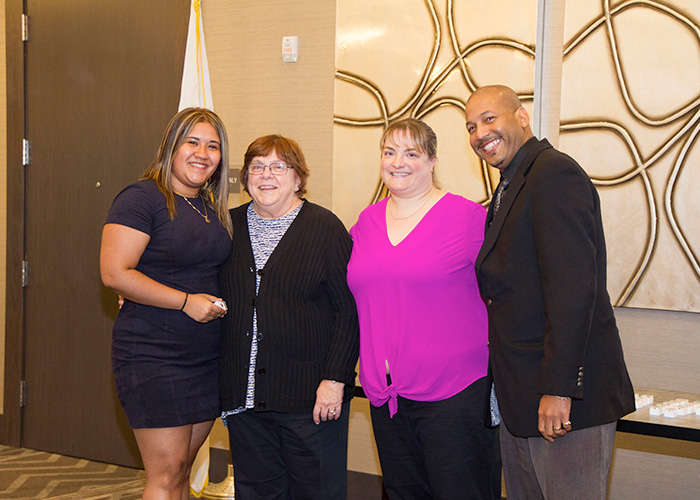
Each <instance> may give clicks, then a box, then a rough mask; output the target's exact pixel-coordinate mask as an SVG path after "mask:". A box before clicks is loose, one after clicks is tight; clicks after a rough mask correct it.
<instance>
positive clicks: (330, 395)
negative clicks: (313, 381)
mask: <svg viewBox="0 0 700 500" xmlns="http://www.w3.org/2000/svg"><path fill="white" fill-rule="evenodd" d="M344 389H345V384H344V383H343V382H336V381H335V380H321V383H320V384H318V389H316V404H315V405H314V422H315V423H316V425H318V424H320V423H321V421H324V422H326V421H327V420H338V419H339V418H340V412H341V411H342V408H343V393H344Z"/></svg>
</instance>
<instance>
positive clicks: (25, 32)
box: [22, 14, 29, 42]
mask: <svg viewBox="0 0 700 500" xmlns="http://www.w3.org/2000/svg"><path fill="white" fill-rule="evenodd" d="M22 41H23V42H28V41H29V16H28V15H27V14H22Z"/></svg>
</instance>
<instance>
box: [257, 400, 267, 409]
mask: <svg viewBox="0 0 700 500" xmlns="http://www.w3.org/2000/svg"><path fill="white" fill-rule="evenodd" d="M266 407H267V405H266V404H265V401H260V402H259V403H258V408H260V409H261V410H264V409H265V408H266Z"/></svg>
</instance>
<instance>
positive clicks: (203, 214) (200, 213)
mask: <svg viewBox="0 0 700 500" xmlns="http://www.w3.org/2000/svg"><path fill="white" fill-rule="evenodd" d="M175 194H177V195H179V196H182V198H184V200H185V201H186V202H187V204H188V205H189V206H191V207H192V208H194V209H195V210H196V211H197V213H198V214H199V215H201V216H202V217H204V220H205V221H207V224H209V223H210V222H211V221H210V220H209V217H208V214H207V202H206V201H205V200H204V199H202V206H203V207H204V213H202V212H200V211H199V209H198V208H197V207H195V206H194V205H193V204H192V202H190V200H189V199H187V196H185V195H184V194H180V193H178V192H177V191H176V192H175ZM198 198H201V196H198Z"/></svg>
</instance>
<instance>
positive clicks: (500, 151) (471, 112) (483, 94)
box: [464, 85, 533, 170]
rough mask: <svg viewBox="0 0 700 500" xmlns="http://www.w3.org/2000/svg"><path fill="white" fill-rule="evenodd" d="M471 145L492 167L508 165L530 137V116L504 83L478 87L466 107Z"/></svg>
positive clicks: (465, 112) (500, 167)
mask: <svg viewBox="0 0 700 500" xmlns="http://www.w3.org/2000/svg"><path fill="white" fill-rule="evenodd" d="M464 114H465V118H466V121H467V132H469V144H471V147H472V149H473V150H474V152H475V153H476V154H477V156H479V157H480V158H482V159H483V160H484V161H486V163H488V164H489V165H491V166H492V167H496V168H498V169H500V170H503V169H504V168H506V167H507V166H508V165H509V164H510V162H511V161H512V160H513V157H514V156H515V154H516V153H517V152H518V150H520V148H521V147H522V145H523V144H525V142H527V140H528V139H530V138H531V137H532V136H533V134H532V129H531V128H530V115H529V114H528V113H527V110H525V108H523V106H522V104H521V102H520V99H519V98H518V95H517V94H516V93H515V92H514V91H513V89H511V88H509V87H506V86H505V85H488V86H485V87H481V88H479V89H477V90H476V91H475V92H474V93H473V94H472V95H471V96H469V99H467V103H466V105H465V109H464Z"/></svg>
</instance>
